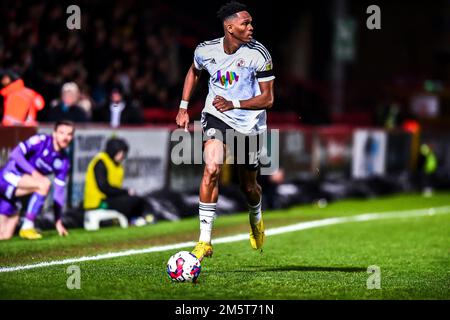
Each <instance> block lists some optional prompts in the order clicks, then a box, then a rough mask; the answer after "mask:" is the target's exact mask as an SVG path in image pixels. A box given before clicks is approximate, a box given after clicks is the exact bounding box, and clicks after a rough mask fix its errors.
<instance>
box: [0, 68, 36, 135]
mask: <svg viewBox="0 0 450 320" xmlns="http://www.w3.org/2000/svg"><path fill="white" fill-rule="evenodd" d="M0 80H1V87H0V88H1V90H0V94H1V95H2V96H3V101H4V102H3V119H2V125H4V126H16V125H25V126H36V125H37V122H36V116H37V112H38V111H40V110H42V109H43V108H44V105H45V102H44V98H42V96H41V95H40V94H39V93H37V92H36V91H34V90H32V89H30V88H27V87H25V84H24V82H23V80H22V79H21V78H20V77H19V75H18V74H16V73H15V72H14V71H12V70H0Z"/></svg>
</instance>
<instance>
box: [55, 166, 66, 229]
mask: <svg viewBox="0 0 450 320" xmlns="http://www.w3.org/2000/svg"><path fill="white" fill-rule="evenodd" d="M69 168H70V166H69V163H68V161H65V162H64V164H63V167H62V169H61V170H59V171H56V175H55V179H54V181H53V183H54V186H53V213H54V215H55V227H56V230H57V231H58V234H59V235H60V236H67V235H69V232H67V230H66V228H65V227H64V225H63V223H62V211H63V208H64V203H65V201H66V178H67V174H68V172H69Z"/></svg>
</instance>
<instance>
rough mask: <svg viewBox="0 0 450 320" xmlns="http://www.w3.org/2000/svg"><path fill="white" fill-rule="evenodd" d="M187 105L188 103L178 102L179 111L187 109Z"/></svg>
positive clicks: (184, 101)
mask: <svg viewBox="0 0 450 320" xmlns="http://www.w3.org/2000/svg"><path fill="white" fill-rule="evenodd" d="M188 104H189V101H186V100H181V102H180V109H187V108H188Z"/></svg>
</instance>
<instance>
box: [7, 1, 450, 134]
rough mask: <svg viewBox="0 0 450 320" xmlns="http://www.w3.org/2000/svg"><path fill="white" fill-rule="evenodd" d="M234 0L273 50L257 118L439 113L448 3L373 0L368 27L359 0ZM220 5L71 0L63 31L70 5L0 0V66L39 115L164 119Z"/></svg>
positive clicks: (447, 60)
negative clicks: (375, 15) (33, 95)
mask: <svg viewBox="0 0 450 320" xmlns="http://www.w3.org/2000/svg"><path fill="white" fill-rule="evenodd" d="M244 2H246V4H247V5H248V8H249V11H250V12H251V14H252V15H253V17H254V27H255V37H256V39H258V40H259V41H260V42H262V43H263V44H264V45H265V46H266V47H267V48H268V49H269V51H270V52H271V54H272V57H273V60H274V66H275V70H276V76H277V83H276V100H275V107H274V109H273V111H274V114H273V116H269V121H271V120H272V121H273V122H277V121H278V122H279V123H285V122H286V121H288V122H290V123H296V124H313V125H320V124H330V123H347V124H355V123H358V124H366V125H381V126H385V125H386V126H392V125H395V124H397V123H398V122H401V121H402V119H403V118H405V117H414V118H421V117H422V118H433V117H434V118H442V116H443V117H444V118H445V117H448V116H449V113H450V112H449V111H448V110H449V108H448V104H449V90H448V87H449V81H448V80H449V76H448V75H449V72H448V71H450V70H449V68H450V46H449V45H448V41H447V40H448V38H449V36H450V27H449V26H450V5H449V3H448V1H444V0H436V1H433V3H427V4H426V5H425V2H424V1H422V2H410V1H409V2H408V1H395V2H392V1H380V2H379V3H378V5H379V7H380V8H381V14H382V16H381V29H380V30H369V29H368V28H367V27H366V22H367V19H368V18H369V16H370V14H368V13H367V12H366V10H367V7H368V6H369V5H371V3H370V2H368V1H350V0H320V1H314V2H302V3H300V4H298V8H299V9H298V10H297V9H296V10H290V9H289V8H290V4H289V3H285V4H282V3H280V4H278V3H277V5H275V3H273V2H267V3H260V2H256V1H244ZM221 3H222V2H221V1H212V2H208V5H207V6H205V5H202V4H200V3H199V4H194V3H191V2H180V1H160V0H155V1H137V0H129V1H103V0H94V1H78V2H77V3H76V4H77V5H78V6H79V7H80V9H81V29H80V30H69V29H68V28H67V27H66V20H67V18H68V17H69V15H70V14H69V13H67V12H66V9H67V7H68V6H69V5H70V4H71V3H65V2H64V1H33V0H32V1H24V0H14V1H11V0H5V1H2V2H1V4H0V66H1V68H5V69H8V70H13V71H14V72H15V73H16V74H17V75H18V77H20V78H22V79H23V80H24V82H25V85H26V86H27V87H29V88H32V89H33V90H35V91H37V92H38V93H40V94H41V95H42V96H43V98H44V100H45V102H46V107H45V108H43V110H42V111H40V112H39V113H38V120H39V121H54V120H55V117H56V118H57V117H60V116H61V115H65V116H67V114H68V112H69V110H71V108H72V107H73V108H74V109H79V110H77V111H76V112H73V114H74V115H71V116H70V117H73V120H75V121H79V122H86V121H96V122H111V115H110V112H109V111H108V109H109V108H110V105H111V104H116V106H117V105H118V104H119V103H124V104H125V105H126V106H127V107H126V108H125V110H126V113H127V116H126V120H124V121H123V122H124V123H128V124H135V123H152V122H161V121H163V122H164V121H165V122H169V119H172V117H171V116H172V114H170V115H169V116H167V119H166V118H164V116H162V115H161V112H164V111H165V110H176V109H177V107H178V104H179V100H180V95H181V90H182V84H183V80H184V75H185V72H186V70H187V69H188V67H189V65H190V63H191V62H192V56H193V51H194V49H195V47H196V45H197V44H198V43H200V42H201V41H204V40H207V39H213V38H216V37H219V36H221V34H222V30H221V26H220V23H219V21H218V20H217V19H216V17H215V11H216V10H217V8H218V7H219V6H220V4H221ZM204 78H206V77H204ZM64 84H67V85H66V86H64ZM63 88H64V90H63ZM63 91H64V93H63ZM205 94H206V80H205V79H204V81H203V82H202V85H201V86H200V89H199V90H198V92H197V94H196V95H195V97H194V98H193V102H192V103H191V105H196V106H197V107H198V108H197V109H194V110H197V112H194V113H195V114H198V110H200V109H201V103H202V101H203V99H204V97H205ZM424 95H425V96H426V97H428V96H429V95H432V96H434V97H435V98H432V99H423V96H424ZM417 104H419V106H417ZM414 106H415V107H414ZM128 107H129V108H128ZM155 111H159V113H158V112H155ZM277 112H279V113H280V114H278V113H277ZM161 119H162V120H161ZM160 120H161V121H160Z"/></svg>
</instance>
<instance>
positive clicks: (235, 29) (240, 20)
mask: <svg viewBox="0 0 450 320" xmlns="http://www.w3.org/2000/svg"><path fill="white" fill-rule="evenodd" d="M252 21H253V20H252V16H251V15H250V13H248V12H247V11H241V12H238V13H236V17H235V18H233V19H232V20H231V21H230V25H229V26H228V29H229V30H230V31H231V32H232V34H233V36H234V37H235V38H236V39H238V40H239V41H241V42H244V43H247V42H250V41H251V40H252V39H253V26H252Z"/></svg>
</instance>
